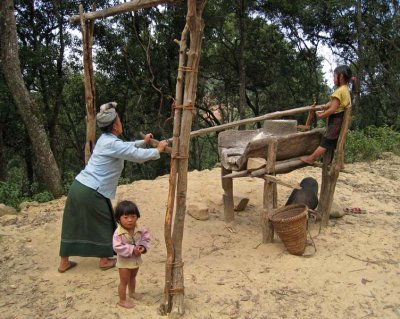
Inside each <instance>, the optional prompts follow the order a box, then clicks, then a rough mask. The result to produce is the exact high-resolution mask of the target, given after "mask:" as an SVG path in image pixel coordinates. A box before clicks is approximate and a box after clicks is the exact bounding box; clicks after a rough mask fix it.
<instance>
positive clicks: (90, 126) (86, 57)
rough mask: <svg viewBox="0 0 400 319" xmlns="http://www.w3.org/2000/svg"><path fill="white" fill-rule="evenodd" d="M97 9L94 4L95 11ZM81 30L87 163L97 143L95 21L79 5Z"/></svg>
mask: <svg viewBox="0 0 400 319" xmlns="http://www.w3.org/2000/svg"><path fill="white" fill-rule="evenodd" d="M95 10H96V7H95V5H94V4H93V11H95ZM79 15H80V19H81V32H82V42H83V69H84V74H85V102H86V144H85V163H87V162H88V161H89V158H90V156H91V155H92V152H93V148H94V145H95V143H96V102H95V88H94V72H93V57H92V46H93V29H94V21H87V20H86V19H85V15H84V13H83V6H82V5H79Z"/></svg>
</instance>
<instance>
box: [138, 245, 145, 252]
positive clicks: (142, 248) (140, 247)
mask: <svg viewBox="0 0 400 319" xmlns="http://www.w3.org/2000/svg"><path fill="white" fill-rule="evenodd" d="M139 251H140V253H141V254H144V253H145V252H146V248H144V247H143V246H139Z"/></svg>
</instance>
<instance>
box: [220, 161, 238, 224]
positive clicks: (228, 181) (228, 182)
mask: <svg viewBox="0 0 400 319" xmlns="http://www.w3.org/2000/svg"><path fill="white" fill-rule="evenodd" d="M231 173H232V171H231V170H227V169H226V168H224V167H223V166H221V182H222V189H223V190H224V194H223V195H222V198H223V202H224V218H225V223H227V224H229V223H232V222H233V221H234V220H235V213H234V205H233V179H232V178H224V176H225V175H228V174H231Z"/></svg>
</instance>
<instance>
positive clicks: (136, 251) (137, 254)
mask: <svg viewBox="0 0 400 319" xmlns="http://www.w3.org/2000/svg"><path fill="white" fill-rule="evenodd" d="M141 254H142V253H141V251H140V247H135V248H133V255H135V256H140V255H141Z"/></svg>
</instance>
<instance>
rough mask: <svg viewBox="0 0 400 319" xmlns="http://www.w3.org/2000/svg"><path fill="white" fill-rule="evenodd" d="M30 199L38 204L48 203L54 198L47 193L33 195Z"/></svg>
mask: <svg viewBox="0 0 400 319" xmlns="http://www.w3.org/2000/svg"><path fill="white" fill-rule="evenodd" d="M32 199H33V200H34V201H36V202H39V203H45V202H49V201H51V200H53V199H54V196H53V195H52V194H50V193H49V192H41V193H38V194H35V195H33V197H32Z"/></svg>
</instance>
